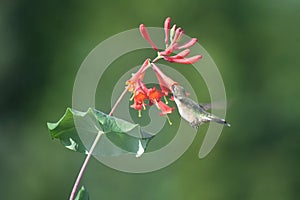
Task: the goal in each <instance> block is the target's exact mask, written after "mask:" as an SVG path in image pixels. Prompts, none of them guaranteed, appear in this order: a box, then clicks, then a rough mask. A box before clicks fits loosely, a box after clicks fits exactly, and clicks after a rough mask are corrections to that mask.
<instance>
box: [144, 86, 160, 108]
mask: <svg viewBox="0 0 300 200" xmlns="http://www.w3.org/2000/svg"><path fill="white" fill-rule="evenodd" d="M147 95H148V98H149V100H150V102H149V105H152V104H153V103H156V102H159V101H160V99H161V97H162V96H163V94H162V93H161V92H160V91H159V90H157V89H156V87H153V88H150V89H148V92H147Z"/></svg>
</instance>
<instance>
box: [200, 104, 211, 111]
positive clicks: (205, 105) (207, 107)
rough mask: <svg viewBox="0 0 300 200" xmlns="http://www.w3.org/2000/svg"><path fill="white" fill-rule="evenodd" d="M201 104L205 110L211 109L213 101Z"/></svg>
mask: <svg viewBox="0 0 300 200" xmlns="http://www.w3.org/2000/svg"><path fill="white" fill-rule="evenodd" d="M199 106H200V107H202V109H203V110H210V109H211V107H212V105H211V103H201V104H200V103H199Z"/></svg>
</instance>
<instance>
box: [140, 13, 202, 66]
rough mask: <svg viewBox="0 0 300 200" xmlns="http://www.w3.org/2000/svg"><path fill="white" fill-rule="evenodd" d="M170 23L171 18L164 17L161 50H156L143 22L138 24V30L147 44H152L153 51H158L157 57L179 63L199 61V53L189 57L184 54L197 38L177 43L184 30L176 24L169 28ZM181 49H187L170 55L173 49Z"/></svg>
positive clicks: (186, 53) (187, 52)
mask: <svg viewBox="0 0 300 200" xmlns="http://www.w3.org/2000/svg"><path fill="white" fill-rule="evenodd" d="M170 25H171V18H170V17H168V18H166V20H165V23H164V32H165V44H166V48H165V50H163V51H159V50H158V48H157V46H156V45H155V44H154V42H153V41H152V39H151V38H150V36H149V33H148V31H147V29H146V27H145V25H144V24H141V25H140V32H141V35H142V37H143V38H144V39H145V40H147V41H148V42H149V44H150V45H151V46H152V48H153V49H154V50H155V51H157V52H158V57H159V58H163V59H164V60H166V61H168V62H176V63H180V64H193V63H195V62H197V61H199V60H200V59H201V58H202V56H201V55H196V56H193V57H190V58H186V56H187V55H188V54H189V49H188V48H190V47H192V46H193V45H195V44H196V43H197V38H191V39H190V40H189V41H187V42H186V43H184V44H182V45H179V44H178V42H179V41H180V38H181V37H182V35H183V34H184V31H183V29H182V28H180V27H177V26H176V25H173V27H172V28H171V29H170ZM182 49H186V50H188V51H186V50H183V51H181V52H180V53H178V54H177V55H175V56H170V55H171V54H172V53H174V51H176V50H182Z"/></svg>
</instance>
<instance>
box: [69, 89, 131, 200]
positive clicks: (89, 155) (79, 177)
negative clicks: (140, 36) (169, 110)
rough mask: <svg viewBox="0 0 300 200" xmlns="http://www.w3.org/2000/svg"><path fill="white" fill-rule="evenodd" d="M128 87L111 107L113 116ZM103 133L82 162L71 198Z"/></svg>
mask: <svg viewBox="0 0 300 200" xmlns="http://www.w3.org/2000/svg"><path fill="white" fill-rule="evenodd" d="M128 88H129V86H127V87H126V88H125V90H124V91H123V92H122V94H121V95H120V97H119V99H118V100H117V102H116V103H115V105H114V106H113V108H112V109H111V111H110V113H109V115H110V116H111V115H112V114H113V112H114V111H115V110H116V108H117V106H118V105H119V103H120V102H121V100H122V98H123V97H124V96H125V94H126V92H127V90H128ZM101 135H103V132H102V131H98V135H97V137H96V138H95V140H94V142H93V144H92V147H91V149H90V151H89V152H88V154H87V156H86V158H85V160H84V162H83V164H82V166H81V169H80V171H79V173H78V176H77V178H76V181H75V183H74V186H73V189H72V192H71V195H70V200H74V198H75V195H76V191H77V188H78V186H79V183H80V180H81V178H82V175H83V173H84V171H85V169H86V166H87V164H88V162H89V160H90V158H91V156H92V154H93V151H94V149H95V147H96V145H97V143H98V142H99V140H100V138H101Z"/></svg>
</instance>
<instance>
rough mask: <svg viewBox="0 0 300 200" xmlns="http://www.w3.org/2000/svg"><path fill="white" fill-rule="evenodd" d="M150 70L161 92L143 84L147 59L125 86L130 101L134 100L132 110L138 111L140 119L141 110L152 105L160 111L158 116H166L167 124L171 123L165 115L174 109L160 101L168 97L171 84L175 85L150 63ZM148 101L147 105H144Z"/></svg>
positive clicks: (147, 64) (148, 64)
mask: <svg viewBox="0 0 300 200" xmlns="http://www.w3.org/2000/svg"><path fill="white" fill-rule="evenodd" d="M152 65H153V66H152V68H153V69H155V70H156V71H155V73H156V76H157V78H158V80H159V82H160V87H161V90H159V89H157V88H156V87H153V88H147V87H146V85H145V84H144V82H143V78H144V73H145V71H143V69H147V68H148V67H149V66H150V63H149V59H147V60H146V61H145V62H144V64H143V65H142V67H141V68H140V70H139V71H138V72H137V73H135V74H133V76H132V77H131V79H129V80H128V81H127V82H126V84H127V85H128V88H129V89H128V90H129V91H131V92H133V96H132V98H131V100H134V103H133V104H132V105H131V107H132V108H134V109H136V110H138V113H139V117H141V112H142V110H143V109H144V110H146V106H147V105H148V106H152V105H153V104H154V105H155V106H156V107H157V108H158V109H159V110H161V112H160V115H161V116H166V117H167V119H168V121H169V123H170V124H172V123H171V121H170V120H169V118H168V115H167V114H170V113H172V112H173V110H174V108H170V107H169V106H168V105H167V104H168V102H167V101H166V103H164V102H162V101H161V99H162V98H165V100H166V96H168V94H169V92H170V91H171V90H170V87H171V86H172V85H173V84H177V83H176V82H174V81H173V80H172V79H171V78H169V77H167V76H166V75H165V74H164V73H163V72H162V71H161V70H160V69H159V68H158V67H157V66H156V65H154V64H153V63H152ZM146 101H148V104H147V103H146Z"/></svg>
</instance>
